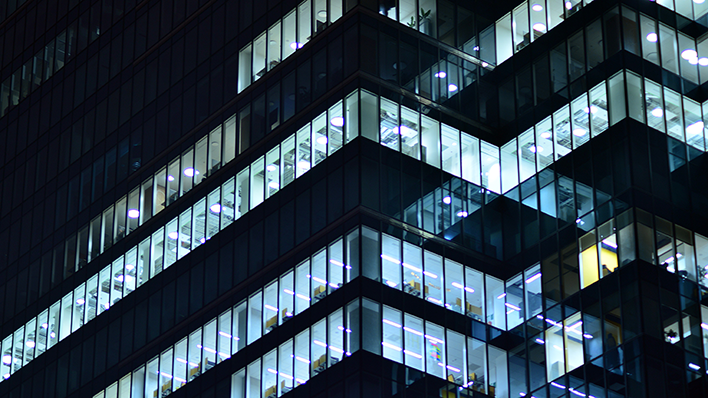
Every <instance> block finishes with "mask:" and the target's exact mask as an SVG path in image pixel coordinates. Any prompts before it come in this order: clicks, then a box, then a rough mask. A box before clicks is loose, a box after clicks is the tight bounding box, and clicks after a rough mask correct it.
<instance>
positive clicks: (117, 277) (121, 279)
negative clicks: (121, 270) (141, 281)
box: [116, 274, 125, 282]
mask: <svg viewBox="0 0 708 398" xmlns="http://www.w3.org/2000/svg"><path fill="white" fill-rule="evenodd" d="M116 280H117V281H118V282H123V281H124V280H125V277H124V276H123V275H122V274H121V275H117V276H116Z"/></svg>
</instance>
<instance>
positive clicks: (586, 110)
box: [584, 105, 597, 114]
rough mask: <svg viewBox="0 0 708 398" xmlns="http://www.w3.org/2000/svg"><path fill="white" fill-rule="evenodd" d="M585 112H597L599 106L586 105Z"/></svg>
mask: <svg viewBox="0 0 708 398" xmlns="http://www.w3.org/2000/svg"><path fill="white" fill-rule="evenodd" d="M584 111H585V113H588V114H589V113H593V114H594V113H597V107H596V106H595V105H590V106H586V107H585V109H584Z"/></svg>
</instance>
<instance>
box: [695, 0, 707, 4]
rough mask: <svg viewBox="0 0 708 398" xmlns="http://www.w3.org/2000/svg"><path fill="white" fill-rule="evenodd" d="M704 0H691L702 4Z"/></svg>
mask: <svg viewBox="0 0 708 398" xmlns="http://www.w3.org/2000/svg"><path fill="white" fill-rule="evenodd" d="M704 1H706V0H693V2H694V3H696V4H703V2H704Z"/></svg>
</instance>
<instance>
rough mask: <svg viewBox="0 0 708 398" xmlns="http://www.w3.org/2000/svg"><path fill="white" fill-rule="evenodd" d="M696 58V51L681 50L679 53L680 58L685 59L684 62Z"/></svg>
mask: <svg viewBox="0 0 708 398" xmlns="http://www.w3.org/2000/svg"><path fill="white" fill-rule="evenodd" d="M696 57H698V53H697V52H696V50H693V49H691V48H689V49H686V50H683V51H682V52H681V58H683V59H685V60H686V61H690V60H691V58H696Z"/></svg>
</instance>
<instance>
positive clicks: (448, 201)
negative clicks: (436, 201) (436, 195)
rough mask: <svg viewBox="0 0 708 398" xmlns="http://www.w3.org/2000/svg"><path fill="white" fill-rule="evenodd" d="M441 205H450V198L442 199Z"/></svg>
mask: <svg viewBox="0 0 708 398" xmlns="http://www.w3.org/2000/svg"><path fill="white" fill-rule="evenodd" d="M443 203H445V204H446V205H449V204H450V203H452V198H451V197H449V196H446V197H444V198H443Z"/></svg>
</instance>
